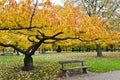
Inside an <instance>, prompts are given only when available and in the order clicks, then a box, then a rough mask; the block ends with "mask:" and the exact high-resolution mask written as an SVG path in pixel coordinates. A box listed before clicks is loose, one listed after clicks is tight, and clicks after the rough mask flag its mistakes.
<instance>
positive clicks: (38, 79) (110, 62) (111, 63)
mask: <svg viewBox="0 0 120 80" xmlns="http://www.w3.org/2000/svg"><path fill="white" fill-rule="evenodd" d="M103 55H104V57H100V58H98V57H96V53H56V54H55V53H51V54H50V53H49V54H37V55H34V56H33V60H34V66H36V67H37V69H35V70H32V71H28V72H26V71H21V67H22V66H23V59H24V56H0V80H62V79H61V78H59V77H57V76H58V75H59V74H60V73H61V72H60V68H61V65H59V64H58V61H60V60H71V59H85V60H86V62H85V65H87V66H91V68H89V69H88V70H89V71H91V72H97V73H101V72H109V71H114V70H120V53H119V52H115V53H111V52H108V53H103ZM73 65H77V64H73Z"/></svg>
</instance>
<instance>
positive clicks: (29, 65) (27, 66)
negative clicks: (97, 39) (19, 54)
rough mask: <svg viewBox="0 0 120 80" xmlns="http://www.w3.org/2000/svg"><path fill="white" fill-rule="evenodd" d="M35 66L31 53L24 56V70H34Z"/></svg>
mask: <svg viewBox="0 0 120 80" xmlns="http://www.w3.org/2000/svg"><path fill="white" fill-rule="evenodd" d="M33 69H34V66H33V58H32V57H31V56H29V55H25V58H24V67H23V68H22V70H23V71H29V70H33Z"/></svg>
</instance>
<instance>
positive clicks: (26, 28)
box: [0, 26, 41, 30]
mask: <svg viewBox="0 0 120 80" xmlns="http://www.w3.org/2000/svg"><path fill="white" fill-rule="evenodd" d="M34 28H38V29H41V27H37V26H33V27H19V28H17V27H16V28H15V27H13V28H6V27H4V28H0V30H22V29H25V30H29V29H34Z"/></svg>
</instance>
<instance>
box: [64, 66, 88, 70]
mask: <svg viewBox="0 0 120 80" xmlns="http://www.w3.org/2000/svg"><path fill="white" fill-rule="evenodd" d="M83 68H90V66H78V67H72V68H63V69H62V70H74V69H83Z"/></svg>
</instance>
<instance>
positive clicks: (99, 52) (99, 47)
mask: <svg viewBox="0 0 120 80" xmlns="http://www.w3.org/2000/svg"><path fill="white" fill-rule="evenodd" d="M96 51H97V57H102V56H103V55H102V48H101V46H100V44H96Z"/></svg>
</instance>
